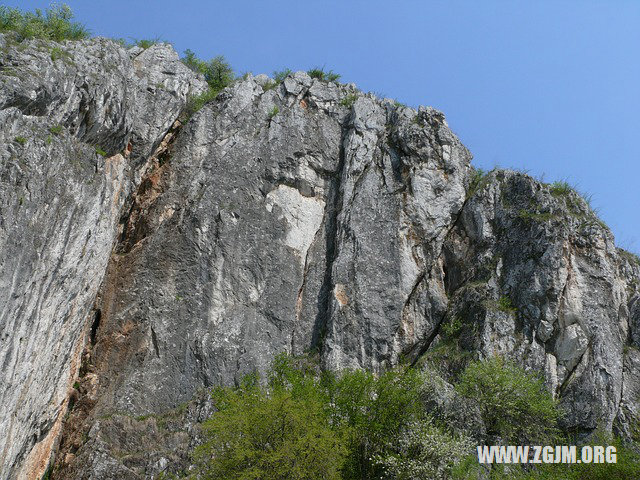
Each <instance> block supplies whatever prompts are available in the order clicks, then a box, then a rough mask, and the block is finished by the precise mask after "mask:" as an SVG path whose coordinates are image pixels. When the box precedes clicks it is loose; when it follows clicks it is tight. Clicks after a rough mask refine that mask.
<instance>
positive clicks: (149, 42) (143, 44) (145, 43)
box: [133, 37, 167, 50]
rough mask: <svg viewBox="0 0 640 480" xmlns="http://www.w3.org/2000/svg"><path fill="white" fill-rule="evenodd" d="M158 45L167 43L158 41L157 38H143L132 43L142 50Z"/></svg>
mask: <svg viewBox="0 0 640 480" xmlns="http://www.w3.org/2000/svg"><path fill="white" fill-rule="evenodd" d="M159 43H167V42H165V41H163V40H160V39H159V38H158V37H156V38H143V39H136V40H134V41H133V44H134V45H135V46H136V47H140V48H142V49H144V50H146V49H147V48H149V47H153V46H154V45H157V44H159Z"/></svg>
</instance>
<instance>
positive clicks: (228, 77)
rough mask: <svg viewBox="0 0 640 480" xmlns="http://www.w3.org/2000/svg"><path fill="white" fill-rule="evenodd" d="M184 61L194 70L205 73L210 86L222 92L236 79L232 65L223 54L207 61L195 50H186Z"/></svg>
mask: <svg viewBox="0 0 640 480" xmlns="http://www.w3.org/2000/svg"><path fill="white" fill-rule="evenodd" d="M182 62H183V63H184V64H185V65H186V66H187V67H189V68H190V69H191V70H193V71H194V72H197V73H201V74H202V75H204V79H205V80H206V81H207V83H208V84H209V88H210V89H211V90H214V91H218V92H220V91H221V90H222V89H223V88H225V87H227V86H229V85H231V83H232V82H233V80H234V79H235V76H234V74H233V69H232V68H231V65H229V62H227V61H226V60H225V58H224V57H223V56H222V55H218V56H217V57H215V58H212V59H211V60H209V61H208V62H206V61H204V60H201V59H199V58H198V57H197V56H196V54H195V53H194V52H193V51H191V50H186V51H185V52H184V57H183V58H182Z"/></svg>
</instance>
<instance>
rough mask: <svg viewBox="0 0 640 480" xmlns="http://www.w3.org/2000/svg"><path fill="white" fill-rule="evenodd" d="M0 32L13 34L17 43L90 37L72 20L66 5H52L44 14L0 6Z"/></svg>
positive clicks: (71, 14)
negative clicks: (28, 40) (32, 40)
mask: <svg viewBox="0 0 640 480" xmlns="http://www.w3.org/2000/svg"><path fill="white" fill-rule="evenodd" d="M0 32H3V33H4V32H15V33H16V35H17V39H18V41H22V40H26V39H29V38H42V39H45V40H54V41H56V42H61V41H63V40H82V39H85V38H88V37H89V36H90V33H89V30H87V28H86V27H85V26H84V25H82V24H81V23H78V22H76V21H74V20H73V12H72V11H71V8H69V6H68V5H56V4H52V5H51V6H50V7H49V8H46V9H45V10H44V12H43V11H42V10H41V9H39V8H38V9H36V10H35V11H34V12H22V11H21V10H20V9H18V8H11V7H6V6H4V5H0Z"/></svg>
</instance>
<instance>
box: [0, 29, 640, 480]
mask: <svg viewBox="0 0 640 480" xmlns="http://www.w3.org/2000/svg"><path fill="white" fill-rule="evenodd" d="M0 42H1V46H2V48H3V54H2V55H3V56H2V57H1V58H2V60H1V63H2V81H3V86H2V89H1V90H0V115H1V116H2V120H3V121H2V127H1V128H0V138H1V139H2V142H1V146H0V158H1V161H2V163H1V164H0V181H1V182H2V183H1V184H0V234H1V236H0V252H1V255H0V262H1V263H0V285H1V286H2V288H1V289H0V331H1V332H2V333H1V335H2V337H1V338H2V343H0V354H1V355H0V359H2V361H3V370H2V372H1V373H0V379H1V381H2V383H0V395H1V400H2V401H1V402H0V409H2V410H1V411H0V413H1V416H0V437H1V438H5V439H9V440H8V441H6V442H5V443H4V444H1V445H0V452H1V455H2V456H1V457H0V477H2V478H5V477H6V478H35V477H36V476H37V475H39V474H41V473H42V472H43V471H44V470H45V469H46V467H47V464H48V462H49V460H50V455H51V452H52V449H54V447H56V445H57V442H59V448H58V449H57V450H58V453H57V455H56V468H55V469H54V471H53V478H64V479H75V478H78V479H80V478H82V479H87V478H89V479H109V478H113V479H116V478H117V479H140V478H154V476H155V475H157V474H159V473H160V472H163V471H177V470H179V469H186V468H188V465H189V461H188V451H189V448H190V447H191V446H192V445H193V444H194V443H197V441H198V428H197V423H198V422H200V421H202V420H203V419H204V418H206V417H207V415H208V414H209V413H210V405H209V404H208V402H207V401H206V394H205V393H204V392H205V391H206V389H207V388H209V387H211V386H214V385H218V384H232V383H233V382H235V381H237V380H238V379H239V378H240V377H242V376H243V375H244V374H246V373H249V372H251V371H254V370H255V369H258V370H265V369H266V368H267V367H268V366H269V364H270V362H271V360H272V358H273V356H274V355H275V354H277V353H280V352H282V351H286V352H291V353H294V354H301V353H304V352H308V351H316V352H318V353H319V357H320V360H321V362H322V365H323V366H324V367H326V368H333V369H335V368H345V367H355V368H368V369H372V370H374V371H381V370H383V369H384V368H386V367H388V366H391V365H394V364H396V363H398V361H399V360H400V359H405V360H408V361H411V362H413V363H418V362H419V361H420V360H421V358H423V356H424V355H425V354H427V355H429V352H431V351H432V350H433V349H434V348H435V347H437V346H438V345H440V344H443V343H444V342H445V341H447V339H446V338H445V335H443V332H442V331H441V326H442V325H446V324H448V323H451V324H453V323H456V324H459V325H461V328H460V333H459V335H458V336H457V337H456V338H455V340H454V342H453V343H454V348H456V349H457V350H459V351H461V352H467V353H469V354H470V355H475V356H477V357H486V356H490V355H495V354H499V355H504V356H507V357H509V358H512V359H514V360H515V361H518V362H521V363H522V364H524V365H525V366H526V367H527V368H530V369H534V370H538V371H541V372H543V373H544V375H545V378H546V380H547V384H548V386H549V389H550V391H551V392H552V393H553V394H554V395H556V396H557V397H558V398H559V399H560V401H561V404H562V406H563V407H564V408H565V410H566V412H567V415H566V416H565V418H564V420H563V421H564V422H565V423H564V427H565V428H566V429H567V430H570V431H573V432H576V433H578V434H585V435H586V434H589V433H590V432H592V431H593V430H594V429H596V428H598V427H601V428H604V429H606V430H611V429H614V430H616V431H617V432H619V433H621V434H622V435H624V436H626V437H636V436H638V435H639V434H640V433H639V432H638V431H637V422H638V420H639V419H640V405H639V403H638V393H639V392H640V382H638V380H637V379H638V378H639V374H640V354H639V352H640V350H639V348H640V294H639V288H640V287H639V285H640V264H639V263H638V262H637V261H636V259H635V258H634V257H633V256H631V255H629V254H626V253H625V252H622V251H620V250H618V249H616V247H615V245H614V241H613V237H612V235H611V233H610V232H609V230H608V229H607V228H606V226H604V225H602V224H601V223H600V222H599V221H598V220H597V218H596V217H595V216H594V214H593V212H591V210H590V209H589V207H588V206H587V205H586V203H585V202H584V201H583V200H582V199H581V198H580V197H579V196H578V195H577V194H575V193H574V192H572V191H570V190H568V189H564V188H561V186H558V185H554V186H550V185H545V184H542V183H540V182H538V181H536V180H534V179H532V178H531V177H528V176H527V175H524V174H520V173H516V172H509V171H496V172H492V173H491V174H489V175H486V176H484V177H480V176H478V175H475V174H474V170H473V169H472V167H471V166H470V160H471V155H470V154H469V152H468V151H467V150H466V148H465V147H464V146H463V145H462V144H461V143H460V141H459V140H458V139H457V137H456V136H455V135H454V134H453V133H452V132H451V130H450V129H449V127H448V126H447V123H446V121H445V119H444V116H443V115H442V114H441V113H440V112H438V111H436V110H433V109H431V108H423V107H421V108H420V109H419V110H418V111H416V110H413V109H411V108H408V107H404V106H400V105H397V104H395V103H394V102H393V101H390V100H380V99H377V98H375V97H374V96H372V95H370V94H363V93H361V92H359V91H358V90H356V89H355V87H354V86H353V85H337V84H335V83H325V82H322V81H320V80H318V79H312V78H310V77H309V76H308V75H307V74H306V73H303V72H299V73H296V74H292V75H290V76H289V77H287V78H286V79H285V80H284V81H283V82H282V83H281V84H278V85H277V86H275V88H274V87H273V83H272V82H270V81H269V79H268V78H267V77H265V76H262V75H260V76H257V77H253V76H251V75H248V76H246V77H245V78H243V79H242V80H238V81H237V82H236V83H234V84H233V85H232V86H230V87H229V88H227V89H226V90H225V91H223V92H222V93H221V94H220V95H219V96H218V98H217V99H216V100H215V101H214V102H212V103H210V104H208V105H206V106H205V107H204V108H203V109H201V110H200V111H199V112H197V113H196V114H195V115H194V116H193V117H192V118H190V119H189V120H188V121H187V122H186V123H184V124H183V123H182V122H181V121H177V119H178V118H179V116H180V113H181V112H182V110H183V109H184V107H185V104H186V100H187V96H188V95H193V94H198V93H201V92H202V91H204V89H205V88H206V84H205V83H204V82H203V80H202V79H201V78H199V77H198V76H197V75H195V74H193V73H191V72H190V71H189V70H188V69H187V68H186V67H185V66H184V65H182V64H181V63H180V62H179V59H178V56H177V55H176V53H175V52H174V51H173V50H172V49H171V47H169V46H167V45H155V46H153V47H151V48H149V49H147V50H142V49H138V48H134V49H129V50H125V49H123V48H122V47H120V46H118V45H117V44H115V43H114V42H111V41H108V40H104V39H94V40H91V41H85V42H76V43H67V44H63V45H53V44H47V43H44V42H38V41H32V42H30V43H27V44H20V45H15V44H14V43H12V41H11V39H10V38H5V37H0ZM60 52H62V53H60ZM29 72H32V73H35V74H31V73H29ZM23 139H24V140H23ZM96 147H97V148H96ZM96 151H99V152H100V153H105V154H106V155H105V157H103V156H102V155H99V154H97V153H96ZM76 379H77V380H76ZM449 390H450V389H449ZM449 390H447V391H449ZM449 393H450V395H449V397H451V392H450V391H449ZM449 397H447V398H449ZM69 399H70V400H69ZM447 402H448V403H447ZM69 403H72V404H73V405H71V406H70V405H69ZM435 403H436V404H439V403H442V404H450V403H454V401H453V400H451V399H449V400H447V401H444V400H443V401H440V402H438V401H436V402H435ZM71 407H72V408H71ZM65 415H67V421H66V423H65V425H64V428H63V426H62V421H63V417H64V416H65ZM61 430H62V434H61V433H60V432H61ZM479 435H480V434H479Z"/></svg>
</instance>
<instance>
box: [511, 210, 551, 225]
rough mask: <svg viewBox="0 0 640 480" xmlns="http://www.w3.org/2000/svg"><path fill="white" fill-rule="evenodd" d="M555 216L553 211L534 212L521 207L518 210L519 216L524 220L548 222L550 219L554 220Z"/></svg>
mask: <svg viewBox="0 0 640 480" xmlns="http://www.w3.org/2000/svg"><path fill="white" fill-rule="evenodd" d="M554 217H555V215H554V214H553V213H551V212H543V213H538V212H532V211H529V210H525V209H521V210H519V211H518V218H520V219H522V220H527V221H533V222H548V221H549V220H552V219H553V218H554Z"/></svg>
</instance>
